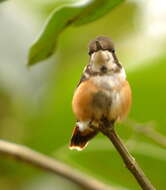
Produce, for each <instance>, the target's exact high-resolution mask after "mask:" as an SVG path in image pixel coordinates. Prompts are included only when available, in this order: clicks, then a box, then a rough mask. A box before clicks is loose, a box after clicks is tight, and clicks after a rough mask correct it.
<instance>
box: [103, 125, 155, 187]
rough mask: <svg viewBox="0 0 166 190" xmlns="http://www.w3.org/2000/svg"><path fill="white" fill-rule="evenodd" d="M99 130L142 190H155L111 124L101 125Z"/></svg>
mask: <svg viewBox="0 0 166 190" xmlns="http://www.w3.org/2000/svg"><path fill="white" fill-rule="evenodd" d="M100 131H101V132H102V133H103V134H104V135H105V136H107V137H108V138H109V139H110V141H111V142H112V144H113V145H114V146H115V148H116V150H117V151H118V152H119V154H120V156H121V157H122V159H123V161H124V163H125V165H126V167H127V168H128V169H129V171H130V172H131V173H132V174H133V175H134V177H135V179H136V180H137V182H138V183H139V185H140V186H141V187H142V189H143V190H155V188H154V187H153V185H152V184H151V182H150V181H149V179H148V178H147V177H146V176H145V174H144V172H143V170H142V169H141V168H140V166H139V165H138V164H137V162H136V161H135V159H134V158H133V156H132V155H131V154H130V153H129V151H128V150H127V148H126V146H125V145H124V143H123V142H122V141H121V139H120V138H119V136H118V135H117V134H116V132H115V130H114V127H113V125H112V126H110V127H108V126H106V125H104V124H103V125H101V127H100Z"/></svg>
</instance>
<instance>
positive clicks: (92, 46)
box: [89, 36, 115, 55]
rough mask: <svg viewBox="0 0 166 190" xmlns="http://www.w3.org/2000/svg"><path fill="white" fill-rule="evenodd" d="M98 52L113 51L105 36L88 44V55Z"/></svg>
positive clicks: (112, 46)
mask: <svg viewBox="0 0 166 190" xmlns="http://www.w3.org/2000/svg"><path fill="white" fill-rule="evenodd" d="M99 50H108V51H110V52H114V51H115V49H114V44H113V42H112V40H111V39H110V38H108V37H105V36H99V37H97V38H96V39H94V40H92V41H91V42H90V43H89V55H91V54H92V53H94V52H97V51H99Z"/></svg>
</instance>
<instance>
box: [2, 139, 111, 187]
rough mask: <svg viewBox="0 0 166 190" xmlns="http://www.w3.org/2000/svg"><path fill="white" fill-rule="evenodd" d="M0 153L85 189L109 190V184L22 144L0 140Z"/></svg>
mask: <svg viewBox="0 0 166 190" xmlns="http://www.w3.org/2000/svg"><path fill="white" fill-rule="evenodd" d="M0 154H3V155H9V156H12V157H13V158H15V159H16V160H19V161H20V160H21V161H23V162H25V163H29V164H31V165H33V166H35V167H38V168H41V169H43V170H45V171H49V172H52V173H54V174H56V175H59V176H62V177H64V178H66V179H68V180H70V181H71V182H73V183H75V184H77V185H79V186H80V187H82V188H83V189H86V190H111V188H110V187H109V186H106V185H105V184H103V183H101V182H99V181H97V180H95V179H93V178H92V177H89V176H85V175H83V174H82V173H80V172H78V171H76V170H75V169H73V168H71V167H69V166H67V165H66V164H64V163H61V162H59V161H57V160H55V159H52V158H50V157H48V156H45V155H43V154H41V153H38V152H36V151H34V150H31V149H30V148H27V147H25V146H22V145H18V144H14V143H10V142H6V141H3V140H0Z"/></svg>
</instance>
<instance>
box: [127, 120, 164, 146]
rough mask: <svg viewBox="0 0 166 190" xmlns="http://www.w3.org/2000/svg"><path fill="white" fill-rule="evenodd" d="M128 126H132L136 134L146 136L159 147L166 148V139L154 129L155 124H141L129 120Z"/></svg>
mask: <svg viewBox="0 0 166 190" xmlns="http://www.w3.org/2000/svg"><path fill="white" fill-rule="evenodd" d="M126 124H127V125H129V126H131V127H132V128H133V129H134V130H135V131H136V132H138V133H142V134H144V135H145V136H147V137H148V138H150V139H152V140H153V141H154V142H156V143H157V144H158V145H160V146H162V147H163V148H166V137H165V136H164V135H162V134H160V133H159V132H157V131H156V130H155V129H154V125H153V123H147V124H139V123H137V122H135V121H133V120H127V121H126Z"/></svg>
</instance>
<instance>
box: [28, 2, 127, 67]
mask: <svg viewBox="0 0 166 190" xmlns="http://www.w3.org/2000/svg"><path fill="white" fill-rule="evenodd" d="M122 1H123V0H102V1H101V0H81V1H80V0H79V1H75V2H73V1H70V2H66V3H64V2H63V3H62V5H61V6H59V7H58V8H56V9H54V11H53V12H52V13H51V15H50V16H49V18H48V20H47V22H46V24H45V26H44V29H43V30H42V32H41V34H40V35H39V37H38V38H37V40H36V41H35V42H34V43H33V45H32V46H31V48H30V51H29V58H28V65H33V64H35V63H37V62H39V61H42V60H44V59H46V58H48V57H50V56H51V55H52V54H53V53H54V51H55V47H56V43H57V39H58V37H59V34H60V33H61V32H62V31H63V30H64V29H65V28H66V27H68V26H69V25H71V24H74V25H82V24H85V23H88V22H92V21H94V20H96V19H98V18H100V17H101V16H103V15H104V14H106V13H107V12H109V11H110V10H111V9H112V8H114V7H115V6H116V5H118V4H119V3H120V2H122Z"/></svg>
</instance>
